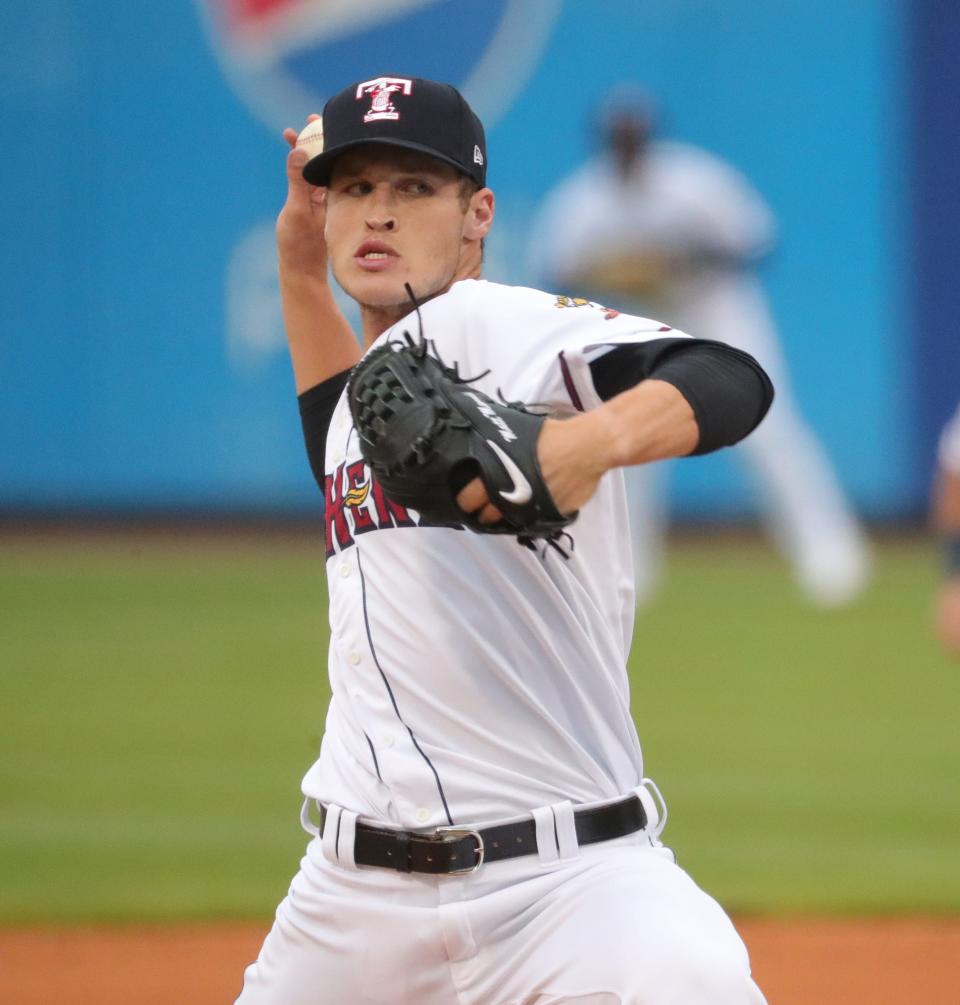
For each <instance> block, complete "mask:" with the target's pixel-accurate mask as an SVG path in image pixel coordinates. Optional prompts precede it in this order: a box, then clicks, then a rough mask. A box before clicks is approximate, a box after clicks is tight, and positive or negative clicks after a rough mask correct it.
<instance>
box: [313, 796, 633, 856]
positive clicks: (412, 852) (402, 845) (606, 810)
mask: <svg viewBox="0 0 960 1005" xmlns="http://www.w3.org/2000/svg"><path fill="white" fill-rule="evenodd" d="M321 814H322V817H323V820H322V822H321V825H320V833H321V834H322V833H323V828H324V826H325V825H326V820H327V815H326V812H325V811H324V810H323V808H322V807H321ZM573 819H574V824H575V826H576V831H577V842H578V843H579V844H582V845H584V844H594V843H596V842H597V841H610V840H611V839H613V838H618V837H623V836H624V835H625V834H633V833H635V832H636V831H639V830H643V828H644V827H646V825H647V814H646V813H645V812H644V809H643V803H641V802H640V799H639V798H638V797H637V796H634V795H631V796H626V797H625V798H623V799H619V800H617V801H616V802H614V803H607V804H606V805H604V806H596V807H593V808H592V809H575V810H574V813H573ZM536 850H537V825H536V821H534V820H533V819H532V818H531V819H529V820H521V821H520V822H518V823H512V824H499V825H497V826H494V827H482V828H473V827H456V826H454V827H438V828H436V829H435V830H433V831H429V832H425V831H404V830H390V829H388V828H385V827H373V826H371V825H370V824H365V823H361V822H360V821H359V820H358V821H357V825H356V837H355V838H354V843H353V858H354V861H355V862H356V863H357V865H375V866H380V867H382V868H385V869H396V870H397V871H398V872H428V873H440V874H446V875H453V876H456V875H465V874H466V873H468V872H473V871H474V870H476V869H479V868H480V866H481V865H483V863H484V862H499V861H501V860H502V859H507V858H516V857H517V856H519V855H532V854H533V853H534V852H535V851H536Z"/></svg>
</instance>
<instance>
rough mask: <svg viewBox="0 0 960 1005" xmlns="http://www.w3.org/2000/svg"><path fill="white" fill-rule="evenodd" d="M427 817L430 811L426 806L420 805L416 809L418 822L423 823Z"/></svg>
mask: <svg viewBox="0 0 960 1005" xmlns="http://www.w3.org/2000/svg"><path fill="white" fill-rule="evenodd" d="M429 819H430V811H429V810H428V809H427V808H426V806H421V807H420V808H419V809H418V810H417V820H419V821H420V823H422V824H425V823H426V822H427V821H428V820H429Z"/></svg>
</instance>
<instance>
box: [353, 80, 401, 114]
mask: <svg viewBox="0 0 960 1005" xmlns="http://www.w3.org/2000/svg"><path fill="white" fill-rule="evenodd" d="M412 90H413V81H412V80H407V79H405V78H404V77H377V78H376V79H375V80H365V81H364V82H363V83H362V84H357V101H362V100H363V99H364V98H365V97H368V96H369V97H370V99H371V102H370V110H369V111H368V112H367V114H366V115H364V117H363V121H364V122H377V121H378V120H380V119H390V120H396V119H399V118H400V113H399V112H398V111H397V109H396V106H395V105H394V104H393V101H391V98H390V96H391V95H392V94H396V93H397V92H401V93H403V94H410V92H411V91H412Z"/></svg>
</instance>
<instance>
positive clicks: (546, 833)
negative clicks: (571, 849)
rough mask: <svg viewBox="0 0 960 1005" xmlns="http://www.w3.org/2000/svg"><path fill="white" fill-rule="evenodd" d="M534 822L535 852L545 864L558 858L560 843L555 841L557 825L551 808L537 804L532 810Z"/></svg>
mask: <svg viewBox="0 0 960 1005" xmlns="http://www.w3.org/2000/svg"><path fill="white" fill-rule="evenodd" d="M533 819H534V823H536V825H537V852H538V853H539V855H540V861H541V862H542V863H543V864H544V865H547V864H549V863H550V862H556V861H557V859H559V858H560V845H559V843H558V841H557V826H556V820H555V817H554V815H553V810H552V809H551V808H550V807H549V806H538V807H537V808H536V809H535V810H534V811H533Z"/></svg>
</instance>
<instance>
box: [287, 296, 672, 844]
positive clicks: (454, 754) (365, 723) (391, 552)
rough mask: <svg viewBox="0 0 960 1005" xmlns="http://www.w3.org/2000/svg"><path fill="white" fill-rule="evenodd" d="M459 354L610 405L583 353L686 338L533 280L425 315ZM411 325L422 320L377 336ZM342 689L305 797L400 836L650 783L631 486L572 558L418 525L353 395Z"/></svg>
mask: <svg viewBox="0 0 960 1005" xmlns="http://www.w3.org/2000/svg"><path fill="white" fill-rule="evenodd" d="M421 313H422V320H423V331H424V334H425V335H426V337H427V338H429V339H431V340H433V341H434V342H435V344H436V348H437V351H438V353H439V355H440V356H441V357H442V358H443V359H444V361H446V362H447V363H450V364H452V363H453V362H454V361H456V362H457V363H459V366H460V372H461V374H463V375H464V376H466V377H471V376H473V375H475V374H481V373H483V371H485V370H488V369H489V371H490V372H489V373H488V374H487V375H486V376H484V377H482V378H481V379H480V380H478V381H477V384H476V386H477V387H478V388H480V389H481V390H483V391H484V392H486V393H487V394H490V395H492V396H496V395H497V394H498V393H502V394H503V396H504V397H505V398H506V399H507V400H511V401H524V402H527V403H538V404H542V405H545V406H547V407H548V408H549V409H550V411H551V412H552V414H554V415H558V416H562V415H572V414H574V413H575V412H576V411H577V410H578V409H589V408H592V407H596V406H597V405H599V404H600V399H599V398H598V396H597V393H596V391H595V389H594V387H593V383H592V379H591V374H590V367H589V360H590V359H591V358H593V357H594V356H596V355H597V354H600V353H602V352H603V351H606V350H607V349H608V348H609V347H610V346H612V345H616V344H623V343H630V342H642V341H646V340H648V339H652V338H663V337H664V334H665V332H669V333H670V335H671V336H680V337H685V336H683V334H682V333H681V332H676V331H672V330H670V329H668V328H666V327H665V326H662V325H660V323H659V322H656V321H651V320H649V319H646V318H640V317H633V316H630V315H624V314H618V313H617V312H616V311H614V310H607V309H605V308H603V307H601V306H599V305H597V304H592V303H588V302H586V301H576V300H571V299H570V298H568V297H557V296H553V295H550V294H547V293H543V292H540V291H538V290H532V289H524V288H519V287H509V286H502V285H498V284H494V283H489V282H485V281H480V280H465V281H462V282H459V283H457V284H456V285H454V286H453V287H452V288H451V290H450V291H449V292H447V293H446V294H444V295H442V296H439V297H437V298H435V299H433V300H431V301H429V302H428V303H426V304H425V305H424V306H423V307H422V308H421ZM404 331H409V332H410V333H411V334H412V335H413V336H414V337H416V336H417V335H418V324H417V319H416V316H415V315H412V314H411V315H410V316H408V317H407V318H405V319H404V320H402V321H400V322H399V323H398V324H396V325H395V326H393V328H391V329H390V330H388V331H387V332H385V333H384V335H382V336H381V338H380V339H379V340H378V342H377V343H376V344H377V345H379V344H382V342H383V341H384V340H385V339H390V338H398V337H400V336H401V333H402V332H404ZM325 470H326V479H325V481H326V488H325V496H326V499H325V518H326V528H327V578H328V582H329V593H330V600H329V604H330V630H331V639H330V654H329V669H330V681H331V688H332V692H333V697H332V700H331V702H330V707H329V712H328V716H327V724H326V733H325V736H324V739H323V745H322V749H321V754H320V758H319V760H318V761H317V762H316V764H314V765H313V767H312V768H311V769H310V770H309V772H308V773H307V775H306V777H305V779H304V781H303V791H304V793H305V794H306V795H307V796H309V797H312V798H315V799H319V800H321V801H324V802H332V803H335V804H337V805H339V806H342V807H345V808H347V809H349V810H352V811H353V812H356V813H359V814H361V815H363V816H365V817H370V818H375V819H380V820H383V821H388V822H391V823H395V824H398V825H401V826H404V827H425V826H438V825H445V824H449V823H451V822H457V823H464V822H480V821H484V820H492V819H498V818H503V817H505V816H510V815H514V814H518V813H524V812H527V811H529V810H531V809H532V808H533V807H537V806H545V805H549V804H551V803H555V802H557V801H558V800H562V799H570V800H572V801H573V802H575V803H577V802H590V801H594V800H598V799H605V798H610V797H615V796H617V795H620V794H622V793H624V792H628V791H629V790H631V789H632V788H633V787H635V786H637V785H638V784H639V783H640V781H641V779H642V777H643V770H642V760H641V752H640V744H639V741H638V738H637V733H636V729H635V726H634V723H633V719H632V717H631V713H630V697H629V688H628V680H627V673H626V661H627V655H628V651H629V646H630V641H631V636H632V632H633V617H634V588H633V571H632V564H631V549H630V545H629V530H628V519H627V510H626V501H625V496H624V488H623V479H622V476H621V473H620V472H619V471H613V472H610V473H608V474H607V475H605V476H604V478H603V479H602V480H601V483H600V486H599V488H598V490H597V492H596V494H595V496H594V497H593V498H592V499H591V500H590V501H589V502H588V503H587V504H586V505H585V506H584V507H583V509H582V510H581V512H580V515H579V517H578V518H577V520H576V521H575V522H574V523H573V524H572V525H571V527H570V528H569V529H570V535H571V537H572V539H573V547H572V549H571V553H570V558H569V560H564V558H563V557H562V556H561V555H559V554H557V553H556V552H555V551H554V550H553V549H550V548H546V549H538V550H537V551H536V552H535V551H531V550H529V549H527V548H524V547H522V546H521V545H519V544H518V543H517V541H516V539H515V538H513V537H511V536H508V535H483V534H476V533H473V532H470V531H466V530H457V529H451V528H442V527H428V526H421V525H420V519H419V517H418V515H417V514H416V513H415V512H413V511H410V510H405V509H403V508H402V507H400V506H397V505H395V504H391V503H390V502H389V501H388V500H387V499H386V498H385V497H384V495H383V492H382V491H381V489H380V488H379V486H378V484H377V483H376V482H375V481H374V480H372V479H371V476H370V472H369V470H368V468H367V467H366V465H365V463H364V461H363V459H362V457H361V454H360V448H359V444H358V442H357V435H356V432H355V430H354V429H353V425H352V421H351V417H350V411H349V407H348V405H347V401H346V397H345V396H341V398H340V401H339V402H338V404H337V407H336V409H335V411H334V414H333V417H332V420H331V423H330V427H329V431H328V435H327V447H326V468H325Z"/></svg>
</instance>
